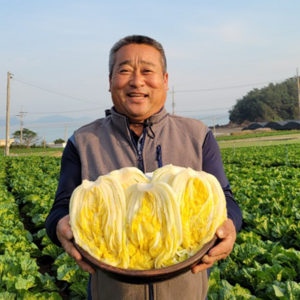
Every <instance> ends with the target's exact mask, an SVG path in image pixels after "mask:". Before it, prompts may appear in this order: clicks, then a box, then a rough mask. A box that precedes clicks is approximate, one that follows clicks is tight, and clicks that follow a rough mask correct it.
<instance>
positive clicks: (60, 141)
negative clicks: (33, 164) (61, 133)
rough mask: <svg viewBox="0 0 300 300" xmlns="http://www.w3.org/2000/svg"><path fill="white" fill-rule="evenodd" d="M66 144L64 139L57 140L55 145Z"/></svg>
mask: <svg viewBox="0 0 300 300" xmlns="http://www.w3.org/2000/svg"><path fill="white" fill-rule="evenodd" d="M64 142H65V140H63V139H57V140H55V141H54V142H53V143H54V144H63V143H64Z"/></svg>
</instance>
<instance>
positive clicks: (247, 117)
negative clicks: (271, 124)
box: [229, 78, 299, 124]
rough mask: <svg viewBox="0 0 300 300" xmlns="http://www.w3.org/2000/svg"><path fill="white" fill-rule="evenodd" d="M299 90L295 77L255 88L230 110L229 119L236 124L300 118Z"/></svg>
mask: <svg viewBox="0 0 300 300" xmlns="http://www.w3.org/2000/svg"><path fill="white" fill-rule="evenodd" d="M297 95H298V90H297V82H296V79H295V78H289V79H287V80H285V81H284V82H282V83H278V84H273V83H271V84H269V86H267V87H264V88H261V89H253V90H252V91H250V92H249V93H248V94H247V95H246V96H244V97H243V98H242V99H239V100H237V103H236V104H235V106H234V107H233V108H232V109H231V110H230V111H229V120H230V121H231V122H232V123H235V124H242V123H244V122H247V121H250V122H267V121H282V120H298V119H299V103H298V96H297Z"/></svg>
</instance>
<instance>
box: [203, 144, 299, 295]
mask: <svg viewBox="0 0 300 300" xmlns="http://www.w3.org/2000/svg"><path fill="white" fill-rule="evenodd" d="M222 157H223V161H224V166H225V171H226V174H227V177H228V179H229V182H230V184H231V187H232V189H233V192H234V195H235V198H236V200H237V202H238V203H239V205H240V207H241V208H242V211H243V227H242V231H241V232H240V233H239V234H238V237H237V241H236V244H235V246H234V249H233V251H232V253H231V255H230V256H229V257H228V258H227V259H226V260H224V261H220V262H219V263H218V264H217V265H216V266H214V267H213V269H212V273H211V276H210V293H209V299H300V285H299V282H300V276H299V274H300V235H299V229H300V225H299V219H300V214H299V211H300V210H299V208H300V185H299V180H300V172H299V167H300V149H299V147H297V146H291V145H289V146H272V147H255V148H239V149H235V151H233V150H232V149H226V150H223V151H222Z"/></svg>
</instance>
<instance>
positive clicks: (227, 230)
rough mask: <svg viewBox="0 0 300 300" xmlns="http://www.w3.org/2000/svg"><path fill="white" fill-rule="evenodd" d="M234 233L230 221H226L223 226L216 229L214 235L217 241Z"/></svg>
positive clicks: (233, 227)
mask: <svg viewBox="0 0 300 300" xmlns="http://www.w3.org/2000/svg"><path fill="white" fill-rule="evenodd" d="M233 232H235V226H234V224H233V222H232V220H230V219H227V220H225V221H224V222H223V224H222V225H221V226H220V227H219V228H218V229H217V231H216V235H217V237H218V238H219V239H223V238H225V237H226V236H228V235H230V234H232V233H233Z"/></svg>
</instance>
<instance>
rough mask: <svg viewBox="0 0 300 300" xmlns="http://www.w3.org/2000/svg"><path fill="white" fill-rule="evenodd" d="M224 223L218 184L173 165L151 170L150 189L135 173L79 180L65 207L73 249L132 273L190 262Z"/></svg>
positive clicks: (122, 171) (126, 170) (133, 170)
mask: <svg viewBox="0 0 300 300" xmlns="http://www.w3.org/2000/svg"><path fill="white" fill-rule="evenodd" d="M226 218H227V211H226V201H225V196H224V193H223V190H222V188H221V186H220V184H219V182H218V180H217V179H216V178H215V177H214V176H213V175H210V174H208V173H205V172H203V171H201V172H199V171H194V170H192V169H190V168H182V167H176V166H173V165H167V166H165V167H163V168H160V169H157V170H156V171H155V172H154V173H153V178H152V180H151V182H150V183H149V179H148V178H147V177H146V176H145V175H144V174H143V173H142V172H141V171H139V170H138V169H136V168H123V169H120V170H116V171H113V172H111V173H109V174H108V175H105V176H100V177H99V178H98V179H97V180H96V181H95V182H90V181H87V180H84V181H83V182H82V184H81V185H80V186H79V187H77V188H76V189H75V191H74V192H73V194H72V197H71V203H70V225H71V228H72V230H73V233H74V238H75V241H76V242H77V244H78V245H79V246H80V247H82V248H83V249H84V250H86V251H87V252H88V253H90V254H91V255H92V256H93V257H95V258H96V259H98V260H101V261H104V262H106V263H108V264H110V265H113V266H117V267H121V268H129V269H137V270H146V269H153V268H161V267H166V266H170V265H173V264H176V263H178V262H180V261H183V260H185V259H187V258H189V257H191V256H192V255H194V254H195V253H196V252H197V251H199V250H200V249H201V248H202V246H203V245H204V244H205V243H207V242H209V241H210V240H211V239H212V238H213V236H214V234H215V231H216V230H217V228H218V227H219V226H220V225H221V224H222V223H223V222H224V221H225V220H226Z"/></svg>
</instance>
